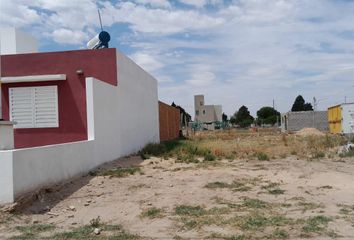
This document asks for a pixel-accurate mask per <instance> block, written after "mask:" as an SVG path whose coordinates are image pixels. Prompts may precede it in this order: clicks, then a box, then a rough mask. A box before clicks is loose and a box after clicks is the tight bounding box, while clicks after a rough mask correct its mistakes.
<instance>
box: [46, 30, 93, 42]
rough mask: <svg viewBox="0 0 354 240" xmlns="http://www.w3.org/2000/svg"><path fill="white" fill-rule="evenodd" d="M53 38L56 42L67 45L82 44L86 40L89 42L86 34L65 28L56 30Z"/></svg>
mask: <svg viewBox="0 0 354 240" xmlns="http://www.w3.org/2000/svg"><path fill="white" fill-rule="evenodd" d="M51 36H52V37H53V39H54V40H55V41H56V42H58V43H65V44H80V43H82V42H83V41H84V40H87V36H86V34H85V33H83V32H80V31H72V30H70V29H65V28H60V29H56V30H54V31H53V32H52V34H51Z"/></svg>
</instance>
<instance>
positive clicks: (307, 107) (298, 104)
mask: <svg viewBox="0 0 354 240" xmlns="http://www.w3.org/2000/svg"><path fill="white" fill-rule="evenodd" d="M291 111H292V112H300V111H313V107H312V104H311V103H305V99H304V98H303V97H302V96H301V95H299V96H297V97H296V99H295V102H294V104H293V106H292V108H291Z"/></svg>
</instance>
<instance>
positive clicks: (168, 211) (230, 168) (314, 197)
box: [0, 157, 354, 239]
mask: <svg viewBox="0 0 354 240" xmlns="http://www.w3.org/2000/svg"><path fill="white" fill-rule="evenodd" d="M131 165H135V166H141V169H142V171H143V173H142V174H139V173H136V174H134V175H130V176H128V177H124V178H110V177H107V176H106V177H103V176H90V175H87V176H84V177H81V178H79V179H76V180H73V181H72V182H69V183H67V184H65V185H63V186H61V187H59V188H57V189H50V190H47V193H43V194H40V195H39V196H38V200H37V201H35V202H34V203H33V204H31V205H30V206H27V207H25V208H23V209H22V210H20V212H19V213H17V214H19V217H18V218H16V219H15V220H11V221H8V222H3V223H2V224H1V225H0V237H1V239H6V238H10V237H11V236H15V235H16V234H18V231H17V230H15V226H16V225H23V224H31V223H42V224H43V223H45V224H48V223H50V224H54V225H55V226H56V229H55V231H64V230H68V229H71V228H75V227H78V226H81V225H85V224H88V223H89V222H90V220H91V219H93V218H96V217H98V216H100V218H101V220H102V221H104V222H105V223H109V224H121V225H122V226H123V227H124V228H125V230H127V231H129V232H130V233H134V234H138V235H139V236H141V237H142V238H148V239H173V238H176V239H178V237H180V239H205V238H207V237H210V238H212V239H213V237H211V236H214V237H215V236H233V235H240V234H243V233H244V232H247V231H248V230H247V231H246V230H242V229H240V228H237V227H233V226H232V225H227V224H225V225H224V226H223V225H218V224H211V225H208V224H206V225H203V226H201V227H198V228H192V229H186V228H184V227H183V223H182V222H181V221H180V218H179V217H178V216H176V214H175V207H176V206H178V205H191V206H197V205H199V206H202V207H204V208H206V209H209V208H211V207H217V206H220V204H218V203H217V201H216V200H217V199H219V200H220V199H221V200H223V201H227V202H233V203H240V202H242V199H244V197H247V198H254V199H260V200H262V201H265V202H268V203H270V204H278V205H279V206H282V204H288V205H289V206H287V207H278V208H276V209H275V210H274V211H277V212H278V213H280V214H284V215H285V216H287V217H292V218H305V217H308V216H315V215H324V216H327V217H330V218H331V219H332V221H330V222H329V224H328V226H327V227H326V230H328V231H329V230H330V231H333V232H335V235H333V234H332V235H328V234H321V233H316V234H313V235H311V236H310V237H309V238H311V239H331V238H333V237H339V238H340V239H354V222H353V221H352V220H353V216H352V215H350V214H352V213H349V215H350V216H349V215H348V214H347V215H343V214H341V213H340V209H341V208H342V206H343V205H348V206H353V205H354V159H340V158H337V159H321V160H314V161H308V160H301V159H297V158H296V157H288V158H286V159H277V160H270V161H258V160H233V161H227V160H222V161H217V162H216V163H212V164H184V163H175V161H174V160H173V159H169V160H163V159H159V158H151V159H149V160H145V161H142V160H141V159H140V157H128V158H123V159H120V160H117V161H115V162H112V163H110V164H108V165H106V166H104V167H105V168H111V167H117V166H123V167H126V166H131ZM255 179H256V180H255ZM235 180H239V181H249V182H252V181H253V182H255V183H252V184H251V189H250V190H248V191H232V190H230V189H227V188H217V189H210V188H206V187H205V185H206V184H207V183H210V182H216V181H218V182H226V183H232V182H233V181H235ZM269 182H276V183H279V184H280V185H279V188H281V189H282V190H285V192H284V194H280V195H273V194H269V193H267V192H266V190H265V188H262V186H265V185H266V184H269ZM299 202H305V203H315V204H318V205H319V206H321V207H314V208H310V209H304V208H303V207H300V205H299V204H298V203H299ZM290 204H291V206H290ZM70 206H72V207H74V208H75V209H70V208H69V207H70ZM151 207H156V208H160V209H163V212H164V214H163V216H162V217H158V218H153V219H150V218H142V217H141V214H142V212H144V211H145V210H146V209H149V208H151ZM285 230H287V231H288V232H289V236H288V237H287V238H289V239H302V237H301V235H300V232H299V231H297V230H294V229H292V228H291V227H289V228H285ZM264 231H265V232H266V231H268V230H267V229H265V230H264ZM269 231H270V230H269ZM260 232H263V230H262V231H260ZM248 233H250V231H248ZM257 234H258V233H257ZM177 236H178V237H177ZM215 238H217V237H215ZM225 239H226V238H225ZM246 239H248V238H246Z"/></svg>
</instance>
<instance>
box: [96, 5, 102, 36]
mask: <svg viewBox="0 0 354 240" xmlns="http://www.w3.org/2000/svg"><path fill="white" fill-rule="evenodd" d="M97 12H98V18H99V20H100V25H101V31H103V27H102V19H101V13H100V9H98V8H97Z"/></svg>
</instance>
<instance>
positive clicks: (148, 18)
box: [103, 2, 224, 34]
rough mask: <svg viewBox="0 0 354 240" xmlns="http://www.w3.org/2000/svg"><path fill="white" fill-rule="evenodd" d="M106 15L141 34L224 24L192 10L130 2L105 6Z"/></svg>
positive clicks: (173, 31)
mask: <svg viewBox="0 0 354 240" xmlns="http://www.w3.org/2000/svg"><path fill="white" fill-rule="evenodd" d="M105 10H107V14H108V15H111V16H113V19H114V22H125V23H129V24H131V28H132V29H133V30H134V31H137V32H141V33H159V34H172V33H181V32H185V31H193V30H203V29H210V28H213V27H216V26H218V25H220V24H222V23H223V22H224V20H223V19H222V18H217V17H211V16H208V15H206V14H201V13H199V12H197V11H192V10H173V11H171V10H167V9H148V8H146V7H144V6H140V5H135V4H133V3H131V2H123V3H119V4H117V6H115V7H114V6H109V5H107V4H106V9H103V11H105Z"/></svg>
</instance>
